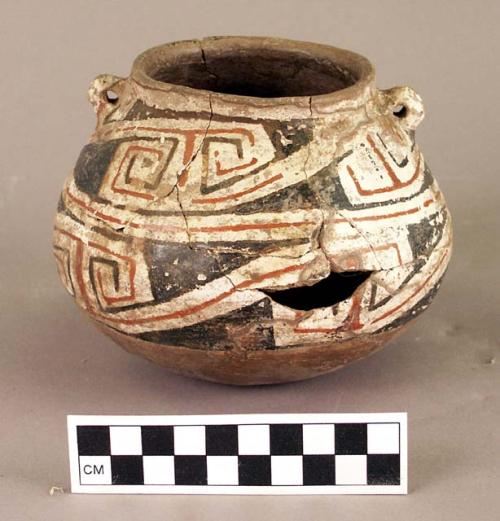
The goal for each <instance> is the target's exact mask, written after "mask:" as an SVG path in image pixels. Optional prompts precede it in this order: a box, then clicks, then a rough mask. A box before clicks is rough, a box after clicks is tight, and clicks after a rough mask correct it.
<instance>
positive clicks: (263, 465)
mask: <svg viewBox="0 0 500 521" xmlns="http://www.w3.org/2000/svg"><path fill="white" fill-rule="evenodd" d="M238 481H239V484H240V485H246V486H266V485H270V484H271V456H238Z"/></svg>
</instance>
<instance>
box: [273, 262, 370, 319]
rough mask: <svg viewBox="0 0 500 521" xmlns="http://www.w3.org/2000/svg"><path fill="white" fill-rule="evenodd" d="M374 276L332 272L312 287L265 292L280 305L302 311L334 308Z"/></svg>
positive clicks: (354, 272)
mask: <svg viewBox="0 0 500 521" xmlns="http://www.w3.org/2000/svg"><path fill="white" fill-rule="evenodd" d="M371 274H372V272H371V271H346V272H342V273H336V272H332V273H330V275H329V276H328V277H327V278H326V279H322V280H320V281H319V282H317V283H316V284H313V285H312V286H300V287H298V288H289V289H284V290H278V291H270V290H267V291H264V293H265V294H266V295H267V296H268V297H271V298H272V299H273V300H274V301H275V302H277V303H278V304H282V305H283V306H287V307H289V308H292V309H297V310H300V311H310V310H311V309H316V308H324V307H329V306H333V305H335V304H338V303H339V302H342V301H343V300H346V299H348V298H349V297H351V296H352V295H353V293H354V292H355V291H356V290H357V289H358V288H359V287H360V286H361V284H363V282H365V281H366V280H367V279H368V277H369V276H370V275H371Z"/></svg>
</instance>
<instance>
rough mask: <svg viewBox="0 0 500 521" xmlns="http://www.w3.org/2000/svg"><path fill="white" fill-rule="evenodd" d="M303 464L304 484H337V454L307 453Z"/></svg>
mask: <svg viewBox="0 0 500 521" xmlns="http://www.w3.org/2000/svg"><path fill="white" fill-rule="evenodd" d="M302 466H303V469H304V485H335V456H333V455H314V456H313V455H306V456H304V457H303V461H302Z"/></svg>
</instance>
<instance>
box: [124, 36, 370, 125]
mask: <svg viewBox="0 0 500 521" xmlns="http://www.w3.org/2000/svg"><path fill="white" fill-rule="evenodd" d="M231 48H232V49H235V50H237V49H238V50H241V49H246V50H255V51H256V52H258V50H259V49H262V48H266V49H269V48H274V49H278V50H279V49H281V50H284V51H287V52H295V53H300V54H303V55H304V54H305V55H308V56H310V57H311V58H314V57H316V58H321V59H327V60H330V61H332V62H334V63H335V64H337V65H339V66H341V67H343V68H346V69H348V70H349V71H350V72H351V73H352V74H353V75H354V76H355V77H356V78H357V80H356V82H355V83H354V84H353V85H350V86H347V87H345V88H343V89H339V90H336V91H333V92H329V93H326V94H317V95H311V96H307V95H306V96H285V97H273V98H266V97H254V96H243V95H238V94H226V93H220V92H215V91H211V90H206V89H198V88H193V87H188V86H186V85H177V84H173V83H168V82H163V81H160V80H156V79H154V78H153V77H152V76H151V73H152V72H153V71H154V70H155V69H156V68H158V66H159V65H160V64H163V65H164V64H166V63H169V62H173V63H174V62H175V60H176V58H177V57H178V56H179V55H180V54H185V53H189V52H201V51H202V49H203V51H204V52H206V51H217V50H219V49H224V50H227V49H231ZM131 79H132V81H133V82H134V83H135V84H136V86H137V87H139V90H141V88H142V89H143V90H144V91H154V92H155V93H157V94H158V104H159V105H163V103H164V102H163V100H162V98H163V96H162V94H169V95H170V96H172V95H173V96H176V95H177V96H178V97H179V99H184V100H186V99H187V100H189V101H190V102H195V103H196V102H198V103H200V104H201V105H205V106H206V105H207V104H209V103H210V105H211V106H212V108H215V111H216V112H218V113H221V114H226V115H235V114H236V113H237V112H238V108H240V109H242V110H243V111H244V112H245V113H247V114H248V113H255V114H254V115H258V116H263V115H265V114H266V113H269V114H268V116H270V117H275V116H277V115H279V114H281V115H282V114H283V111H286V110H289V111H290V110H291V112H292V113H294V115H295V116H299V115H300V116H302V117H305V118H310V117H311V116H313V117H314V116H316V117H317V116H321V115H324V114H328V113H333V112H336V111H337V110H339V109H344V110H345V109H357V108H359V107H360V106H362V105H364V104H365V103H366V102H367V100H368V99H369V98H370V96H371V95H372V93H373V90H374V83H375V70H374V67H373V65H372V64H371V62H370V61H369V60H368V59H367V58H365V57H364V56H361V55H359V54H357V53H354V52H351V51H348V50H345V49H340V48H337V47H333V46H329V45H323V44H317V43H311V42H304V41H297V40H288V39H282V38H271V37H254V36H245V37H241V36H213V37H208V38H203V39H201V40H182V41H176V42H171V43H166V44H163V45H159V46H157V47H152V48H150V49H148V50H146V51H144V52H143V53H141V54H140V55H139V56H137V58H136V59H135V61H134V63H133V66H132V71H131ZM147 94H148V96H147V97H150V96H151V94H152V93H151V92H148V93H147Z"/></svg>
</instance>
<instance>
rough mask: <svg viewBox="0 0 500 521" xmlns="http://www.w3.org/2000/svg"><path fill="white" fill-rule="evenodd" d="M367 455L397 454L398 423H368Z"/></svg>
mask: <svg viewBox="0 0 500 521" xmlns="http://www.w3.org/2000/svg"><path fill="white" fill-rule="evenodd" d="M368 454H399V423H369V424H368Z"/></svg>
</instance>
